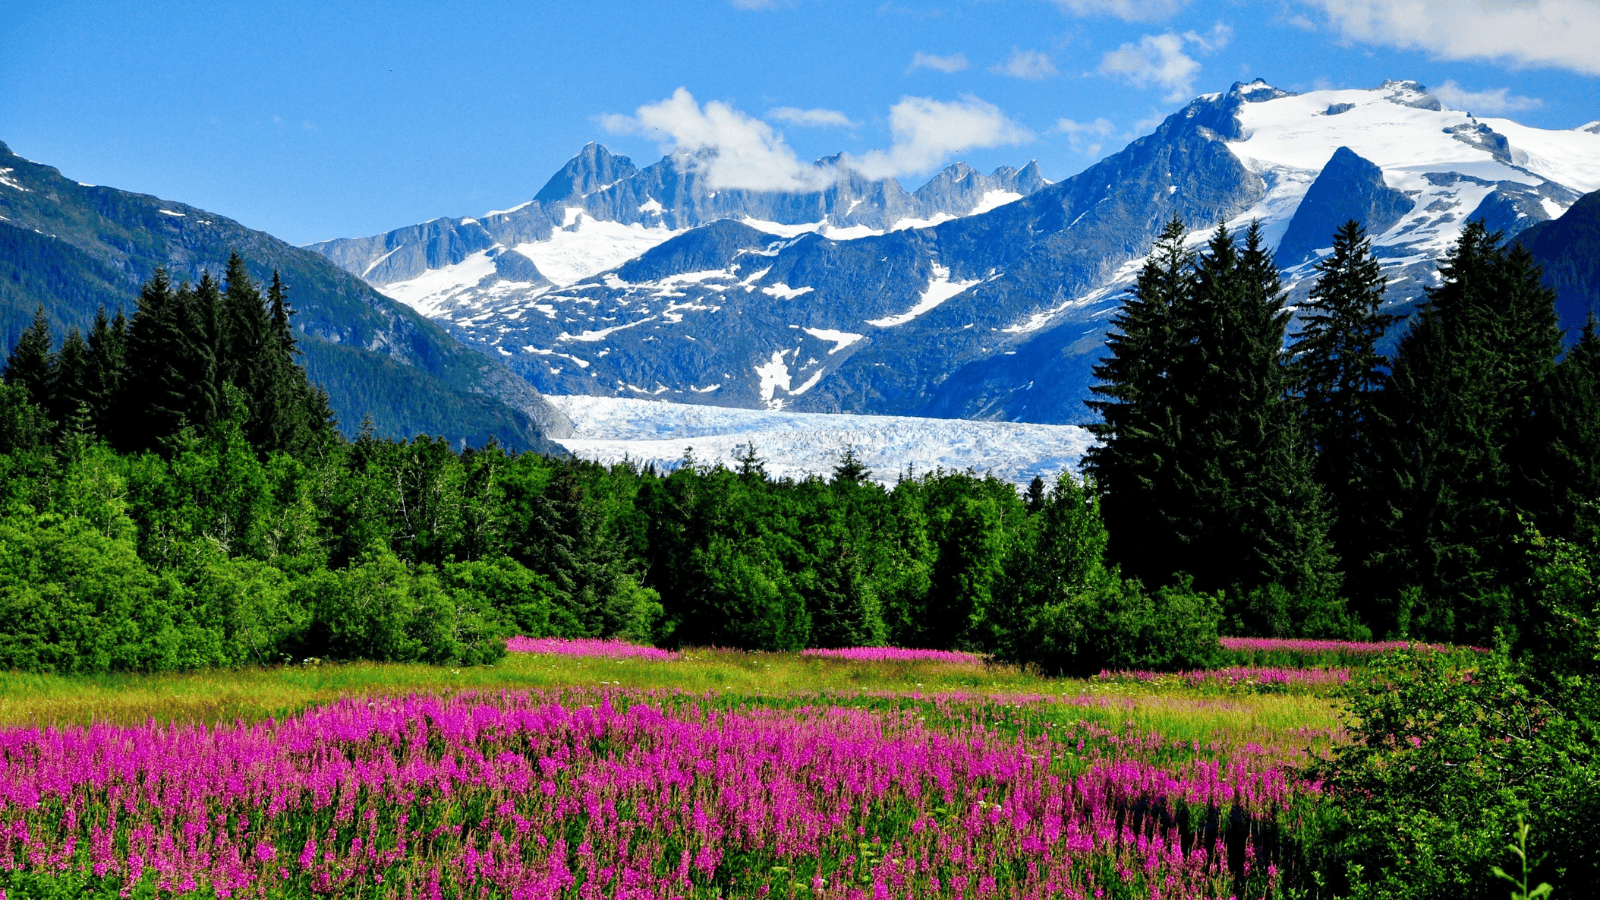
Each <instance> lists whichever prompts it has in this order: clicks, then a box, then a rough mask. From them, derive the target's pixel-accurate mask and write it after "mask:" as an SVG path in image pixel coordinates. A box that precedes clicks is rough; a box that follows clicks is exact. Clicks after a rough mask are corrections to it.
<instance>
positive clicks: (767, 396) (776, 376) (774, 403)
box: [753, 350, 789, 410]
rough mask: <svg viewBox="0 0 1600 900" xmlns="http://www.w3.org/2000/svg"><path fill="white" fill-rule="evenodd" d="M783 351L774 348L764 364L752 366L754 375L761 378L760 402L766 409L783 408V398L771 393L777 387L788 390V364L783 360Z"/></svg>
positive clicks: (774, 391)
mask: <svg viewBox="0 0 1600 900" xmlns="http://www.w3.org/2000/svg"><path fill="white" fill-rule="evenodd" d="M784 353H785V351H783V350H774V351H772V358H771V359H769V360H767V362H766V363H765V364H764V365H759V366H754V367H753V368H754V369H755V372H756V377H757V378H758V379H760V380H761V402H762V403H764V404H766V407H767V409H771V410H779V409H783V400H781V399H778V398H774V397H773V396H772V395H773V394H774V393H776V392H777V389H778V388H783V389H784V391H785V392H788V390H789V366H788V365H787V364H786V363H784V361H783V357H784Z"/></svg>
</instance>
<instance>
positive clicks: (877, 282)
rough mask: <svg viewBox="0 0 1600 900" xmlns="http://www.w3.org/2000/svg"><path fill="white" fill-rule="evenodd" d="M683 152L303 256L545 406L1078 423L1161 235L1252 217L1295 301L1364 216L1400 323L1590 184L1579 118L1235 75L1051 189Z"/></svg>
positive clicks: (1596, 175)
mask: <svg viewBox="0 0 1600 900" xmlns="http://www.w3.org/2000/svg"><path fill="white" fill-rule="evenodd" d="M702 162H703V161H702V160H701V159H699V158H697V157H696V156H694V155H669V156H668V157H666V158H665V159H662V160H661V161H659V162H657V163H655V164H653V165H651V166H648V167H646V168H644V169H639V168H636V167H635V166H634V165H633V163H632V162H631V161H630V160H628V159H626V158H623V157H619V156H616V155H614V154H611V153H610V152H608V151H607V150H605V148H603V147H600V146H599V145H596V144H590V145H589V146H587V147H585V148H584V149H583V150H582V151H581V152H580V153H579V154H578V155H577V156H576V157H574V158H573V159H572V160H571V161H570V162H569V163H567V165H566V166H564V167H563V168H562V169H561V171H560V172H558V173H556V175H555V176H553V177H552V178H551V179H550V180H549V182H548V183H547V184H546V185H545V186H544V187H543V188H542V189H541V190H540V191H539V192H538V193H537V194H536V195H535V196H534V198H533V199H531V200H529V201H527V202H525V203H522V204H520V205H517V206H514V207H512V208H510V209H507V210H500V211H495V212H490V213H487V214H485V215H484V216H481V217H468V218H462V219H436V220H434V221H432V222H428V223H424V224H421V225H415V226H411V227H408V228H402V229H397V230H395V231H391V232H387V233H385V234H382V235H375V236H372V237H367V238H355V239H341V240H336V241H328V242H324V243H321V244H316V245H313V246H312V247H311V248H310V249H313V250H316V251H317V252H319V253H322V254H324V255H325V256H327V257H328V258H329V259H330V260H332V261H333V262H335V263H336V264H338V265H339V266H341V267H342V268H344V269H345V270H346V271H348V272H350V273H352V274H355V275H359V276H361V277H362V278H364V279H366V280H367V281H368V282H369V283H370V284H372V285H374V286H375V287H377V288H378V289H379V290H381V291H383V292H384V293H386V294H387V295H389V296H390V297H393V298H395V299H397V300H400V301H401V302H404V303H406V304H408V305H410V306H411V307H413V308H414V309H416V310H418V311H420V312H423V313H424V314H426V315H429V316H431V317H433V318H435V319H436V320H437V321H439V322H441V323H443V324H444V325H446V326H447V327H448V328H449V329H450V330H451V332H452V333H453V334H455V335H457V336H458V337H460V338H461V339H462V340H464V341H466V342H467V343H469V344H471V345H473V346H476V347H479V348H482V349H484V350H486V351H488V352H491V353H494V354H497V355H498V356H499V357H500V359H501V360H502V361H503V362H504V363H505V364H506V365H508V366H509V367H511V368H512V369H514V370H515V371H517V372H519V373H520V374H522V375H523V376H524V377H525V378H526V379H527V380H528V381H529V382H530V383H532V384H533V385H535V386H537V387H538V388H539V389H540V390H542V391H544V392H547V393H551V394H569V395H570V394H578V395H600V396H620V397H660V398H663V399H673V400H678V401H684V402H694V403H701V404H714V405H725V406H736V407H748V408H768V409H780V408H783V409H793V410H804V411H817V412H856V413H880V414H898V415H921V416H938V417H960V418H995V419H1006V420H1012V421H1023V422H1041V423H1072V422H1082V421H1085V420H1086V418H1087V412H1086V410H1085V408H1084V407H1083V405H1082V401H1083V400H1084V399H1085V397H1086V396H1087V393H1088V385H1089V380H1090V374H1089V373H1090V369H1091V367H1092V366H1093V364H1094V362H1095V361H1096V359H1097V358H1098V357H1099V355H1100V351H1101V348H1102V347H1103V346H1104V341H1105V331H1106V327H1107V322H1108V321H1109V319H1110V318H1111V316H1112V315H1113V314H1114V312H1115V311H1116V309H1117V308H1118V306H1119V303H1120V299H1119V296H1120V293H1121V291H1122V289H1123V288H1124V287H1125V286H1126V285H1127V284H1129V283H1130V281H1131V280H1132V277H1133V276H1134V274H1135V273H1136V272H1137V270H1138V268H1139V265H1140V264H1141V262H1142V260H1143V257H1144V255H1145V254H1146V252H1147V251H1148V248H1149V245H1150V242H1151V240H1152V239H1153V237H1154V236H1155V234H1156V232H1157V231H1158V230H1159V229H1160V227H1161V226H1162V225H1163V224H1164V223H1165V222H1166V221H1167V220H1168V219H1170V218H1172V217H1174V216H1176V217H1178V218H1180V219H1182V220H1183V221H1184V222H1186V223H1188V224H1189V226H1190V227H1191V228H1192V229H1193V233H1192V237H1193V241H1194V242H1195V243H1196V245H1198V244H1200V243H1201V242H1203V241H1204V240H1205V238H1206V237H1207V236H1208V235H1209V232H1210V231H1211V229H1212V228H1213V227H1214V226H1215V225H1216V224H1217V223H1219V222H1224V223H1227V224H1228V226H1229V227H1230V228H1232V229H1234V230H1242V229H1243V228H1245V227H1247V226H1248V225H1249V223H1250V222H1252V221H1256V222H1260V223H1261V226H1262V228H1263V232H1264V234H1265V236H1266V238H1267V239H1268V241H1269V242H1270V243H1271V244H1272V245H1273V246H1275V247H1276V248H1277V258H1278V262H1279V264H1280V265H1281V266H1282V267H1283V269H1284V272H1285V278H1286V284H1287V285H1288V288H1289V291H1290V297H1291V300H1292V301H1293V300H1298V299H1300V298H1303V297H1304V295H1305V293H1306V292H1307V291H1308V290H1309V287H1310V284H1311V282H1312V279H1313V277H1314V275H1315V270H1314V266H1315V263H1316V262H1317V260H1318V259H1320V258H1321V257H1322V255H1323V254H1325V253H1326V252H1328V249H1329V245H1330V244H1331V242H1332V241H1331V236H1332V233H1333V230H1334V228H1335V227H1337V226H1338V225H1339V224H1340V223H1342V222H1344V221H1345V220H1346V219H1350V218H1355V219H1358V220H1360V221H1362V222H1364V223H1365V225H1366V226H1367V229H1368V231H1369V233H1370V234H1371V235H1372V236H1373V239H1374V244H1375V250H1376V253H1377V255H1378V256H1379V257H1380V258H1381V260H1382V262H1383V264H1384V266H1385V269H1386V272H1387V274H1388V276H1389V278H1390V293H1389V297H1390V301H1391V305H1392V306H1393V307H1395V308H1396V309H1397V310H1400V311H1404V309H1405V308H1407V307H1409V306H1411V305H1413V304H1414V303H1416V302H1417V301H1418V299H1420V296H1421V289H1422V287H1424V286H1425V285H1428V284H1430V283H1432V281H1433V278H1434V276H1435V266H1436V262H1437V261H1438V260H1439V259H1441V258H1442V257H1443V256H1444V254H1445V253H1446V252H1447V251H1448V249H1449V248H1450V246H1451V245H1452V243H1453V242H1454V240H1455V238H1456V235H1457V234H1458V233H1459V231H1460V229H1461V227H1462V226H1463V225H1464V224H1465V223H1466V221H1468V220H1469V219H1474V218H1482V219H1484V220H1485V221H1486V222H1487V223H1488V225H1489V226H1490V227H1491V228H1492V229H1495V230H1498V231H1501V232H1503V233H1505V234H1506V235H1507V236H1508V237H1515V236H1517V235H1518V234H1520V233H1521V232H1523V231H1524V230H1525V229H1528V228H1529V227H1530V226H1534V225H1536V224H1538V223H1541V222H1547V221H1549V220H1552V219H1556V218H1557V217H1560V216H1562V214H1563V213H1565V212H1566V211H1567V210H1568V209H1570V208H1572V207H1573V205H1574V204H1575V203H1577V201H1578V200H1579V198H1580V197H1581V196H1583V195H1584V194H1586V193H1589V192H1593V191H1595V190H1597V189H1600V123H1593V124H1591V125H1588V126H1584V127H1583V128H1579V129H1572V130H1569V131H1551V130H1543V129H1535V128H1529V127H1526V126H1523V125H1520V124H1518V123H1516V122H1513V121H1510V120H1507V119H1491V118H1483V119H1480V118H1478V117H1476V116H1474V115H1472V114H1471V113H1470V112H1462V111H1456V110H1450V109H1446V108H1445V107H1444V106H1443V105H1442V104H1441V103H1440V102H1439V100H1438V99H1437V98H1435V97H1434V96H1433V95H1431V94H1430V93H1428V92H1427V90H1426V89H1425V88H1424V87H1423V86H1421V85H1419V84H1417V83H1415V82H1407V81H1390V82H1385V83H1383V84H1382V85H1380V86H1379V87H1377V88H1373V89H1364V90H1328V91H1313V92H1310V93H1304V94H1295V93H1291V92H1288V91H1283V90H1279V89H1277V88H1274V87H1272V86H1271V85H1269V84H1267V83H1266V82H1264V81H1261V80H1257V81H1255V82H1251V83H1249V84H1235V85H1233V86H1232V87H1231V88H1230V89H1229V90H1227V91H1225V92H1221V93H1215V94H1207V95H1202V96H1200V97H1198V98H1196V99H1195V100H1194V101H1192V102H1191V103H1189V104H1188V105H1186V106H1185V107H1184V108H1183V109H1181V110H1179V111H1177V112H1175V113H1174V114H1172V115H1171V116H1169V117H1168V118H1167V119H1166V120H1165V121H1163V122H1162V123H1161V124H1160V125H1159V126H1158V127H1157V128H1156V129H1155V130H1154V132H1152V133H1151V134H1149V135H1146V136H1143V137H1140V138H1138V139H1136V140H1134V141H1133V142H1131V143H1130V144H1129V145H1128V146H1127V147H1126V148H1125V149H1123V150H1121V151H1120V152H1118V153H1115V154H1113V155H1111V156H1109V157H1107V158H1106V159H1104V160H1102V161H1100V162H1098V163H1096V164H1094V165H1092V166H1090V167H1089V168H1088V169H1086V170H1085V171H1083V172H1082V173H1079V174H1078V175H1075V176H1073V177H1071V178H1068V179H1065V180H1064V181H1061V182H1059V183H1051V182H1049V181H1047V180H1046V179H1044V178H1043V177H1042V176H1040V175H1039V172H1038V168H1037V166H1036V165H1033V164H1029V165H1028V166H1025V167H1023V168H1021V169H1011V168H1003V169H1000V170H997V171H995V172H994V173H992V174H990V175H983V174H981V173H979V172H976V171H974V170H972V169H970V168H968V167H966V166H964V165H960V164H958V165H956V166H952V167H950V168H948V169H946V170H944V171H943V172H941V173H939V174H938V175H937V176H936V177H935V178H934V179H933V180H931V181H930V182H929V183H928V184H926V185H924V186H923V187H921V188H919V189H918V190H916V191H915V192H907V191H905V190H904V189H903V188H901V187H900V185H899V184H898V183H896V182H894V181H892V180H891V181H870V180H867V179H865V178H863V177H861V176H860V175H859V174H857V173H854V172H852V171H850V170H848V169H844V168H840V163H839V158H838V157H833V158H829V159H824V160H819V161H818V163H817V164H816V165H817V166H818V167H819V168H821V169H823V170H826V171H827V172H829V173H831V175H832V177H833V178H834V180H833V181H832V182H831V183H830V184H829V186H828V187H827V188H826V189H823V190H819V191H814V192H809V193H779V192H767V193H757V192H748V191H719V190H714V189H712V187H711V186H710V185H709V184H707V183H706V179H705V178H704V177H702V175H701V173H702V171H703V166H702V165H701V163H702ZM1573 303H1576V301H1572V303H1569V304H1567V306H1568V307H1572V308H1574V309H1575V308H1576V307H1574V306H1573ZM1568 318H1569V319H1570V316H1568ZM1579 321H1581V319H1580V320H1579ZM1568 324H1569V325H1570V324H1572V323H1571V322H1570V321H1569V322H1568Z"/></svg>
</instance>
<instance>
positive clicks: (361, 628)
mask: <svg viewBox="0 0 1600 900" xmlns="http://www.w3.org/2000/svg"><path fill="white" fill-rule="evenodd" d="M295 592H296V594H298V595H299V598H300V602H301V603H303V604H304V605H305V606H306V607H307V608H309V609H311V610H312V617H311V623H310V627H309V628H308V634H307V639H306V647H307V649H308V650H310V651H311V652H312V655H316V656H328V657H332V658H334V659H370V660H377V661H380V662H427V663H436V664H437V663H450V662H463V663H468V664H471V663H477V662H485V661H489V660H492V659H494V658H497V656H498V655H499V654H503V653H504V652H505V646H504V644H503V643H499V642H498V641H497V638H498V634H497V632H498V630H499V629H498V628H497V627H496V625H495V624H494V620H493V619H492V618H491V617H489V616H488V615H486V614H485V613H486V610H484V609H482V608H480V607H478V606H476V605H475V599H476V598H475V595H473V594H472V593H470V592H465V593H464V594H455V595H453V594H452V593H449V592H446V591H445V590H444V589H443V588H442V587H441V586H440V584H439V579H438V578H436V577H435V575H434V572H433V569H432V567H429V566H418V567H417V568H416V569H415V570H413V569H412V568H411V567H409V566H407V565H406V564H405V563H404V562H403V561H401V559H400V558H399V557H397V556H395V555H394V553H392V552H390V551H389V550H388V549H387V548H383V547H374V548H373V549H371V550H369V551H367V552H366V553H365V554H363V555H362V556H361V557H359V558H358V559H356V560H355V561H353V562H352V563H351V564H350V566H349V567H348V568H345V569H342V570H339V571H337V572H329V571H326V570H324V571H320V572H316V573H314V574H312V575H311V576H310V577H308V578H306V579H305V580H304V581H302V582H301V583H300V584H298V585H296V591H295ZM496 647H498V650H497V649H496Z"/></svg>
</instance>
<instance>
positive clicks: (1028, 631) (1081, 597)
mask: <svg viewBox="0 0 1600 900" xmlns="http://www.w3.org/2000/svg"><path fill="white" fill-rule="evenodd" d="M1031 530H1032V531H1033V535H1032V537H1033V539H1032V540H1031V541H1028V542H1025V544H1024V546H1025V547H1026V549H1025V550H1023V551H1021V552H1019V553H1018V556H1019V557H1020V558H1019V559H1017V560H1015V561H1014V563H1013V565H1012V568H1011V578H1010V582H1009V584H1007V586H1006V591H1005V596H1006V597H1008V598H1009V600H1008V602H1006V603H1004V604H1001V605H999V606H998V607H997V609H996V614H995V616H994V620H995V625H996V626H997V630H998V632H999V633H1000V635H1001V636H1002V637H1001V640H1000V641H999V648H998V649H999V654H998V655H999V656H1000V657H1001V658H1002V659H1006V660H1009V661H1012V662H1017V663H1020V664H1022V665H1024V666H1028V667H1031V668H1034V669H1037V670H1038V671H1040V672H1042V673H1045V674H1050V675H1078V676H1087V675H1093V674H1095V673H1096V672H1099V671H1101V670H1102V669H1154V670H1172V669H1194V668H1204V667H1205V666H1207V665H1209V664H1211V663H1212V662H1213V661H1215V659H1216V657H1217V653H1218V651H1219V649H1220V648H1219V646H1218V643H1217V626H1218V623H1219V621H1220V620H1221V618H1222V607H1221V603H1220V600H1219V598H1218V597H1216V596H1214V595H1204V594H1199V593H1196V592H1195V591H1194V590H1193V589H1192V588H1191V586H1190V585H1189V583H1188V582H1187V581H1183V582H1180V583H1178V584H1176V585H1171V586H1167V587H1163V588H1161V589H1160V590H1158V591H1155V592H1154V593H1151V592H1148V591H1146V590H1144V588H1143V587H1142V586H1141V585H1140V584H1139V582H1137V581H1125V580H1123V578H1122V577H1121V575H1120V574H1119V573H1118V572H1117V571H1116V570H1114V569H1108V568H1106V566H1105V563H1104V559H1103V549H1104V547H1105V544H1106V529H1105V526H1104V524H1103V523H1102V522H1101V519H1100V504H1099V500H1098V496H1097V493H1096V491H1095V490H1094V489H1093V487H1092V486H1091V485H1089V484H1087V483H1085V484H1082V485H1079V484H1078V483H1076V482H1074V481H1073V480H1072V478H1071V477H1070V476H1066V475H1063V476H1062V478H1061V480H1060V481H1058V482H1057V483H1056V486H1055V488H1054V489H1053V490H1052V491H1051V492H1050V495H1049V497H1048V498H1047V499H1046V500H1045V501H1044V503H1043V505H1042V507H1041V509H1040V511H1039V513H1038V514H1037V515H1036V516H1035V517H1034V518H1033V520H1032V529H1031Z"/></svg>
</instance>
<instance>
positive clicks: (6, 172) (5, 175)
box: [0, 168, 183, 216]
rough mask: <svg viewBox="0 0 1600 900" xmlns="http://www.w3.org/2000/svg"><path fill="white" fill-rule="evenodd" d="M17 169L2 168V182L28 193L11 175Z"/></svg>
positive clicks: (0, 177) (0, 173)
mask: <svg viewBox="0 0 1600 900" xmlns="http://www.w3.org/2000/svg"><path fill="white" fill-rule="evenodd" d="M15 171H16V169H11V168H6V169H0V184H3V185H5V186H6V187H8V188H11V189H13V190H18V191H21V192H23V193H24V194H26V193H28V189H27V188H25V187H23V186H22V182H20V181H18V180H17V179H15V178H13V177H11V173H12V172H15ZM85 187H93V185H85ZM162 212H166V210H162ZM174 215H179V216H181V215H183V213H174Z"/></svg>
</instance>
